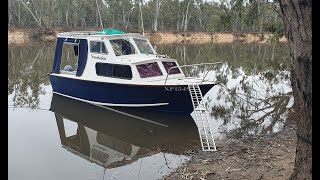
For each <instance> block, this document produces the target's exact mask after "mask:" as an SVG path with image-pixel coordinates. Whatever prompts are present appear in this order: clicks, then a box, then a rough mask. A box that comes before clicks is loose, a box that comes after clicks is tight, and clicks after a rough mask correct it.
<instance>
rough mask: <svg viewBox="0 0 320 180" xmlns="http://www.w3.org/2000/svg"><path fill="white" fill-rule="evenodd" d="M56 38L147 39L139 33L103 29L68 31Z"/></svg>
mask: <svg viewBox="0 0 320 180" xmlns="http://www.w3.org/2000/svg"><path fill="white" fill-rule="evenodd" d="M58 37H64V38H87V39H88V38H99V37H105V38H108V39H109V38H113V37H117V38H119V37H122V38H126V37H135V38H142V39H146V38H147V37H145V36H143V35H141V34H139V33H125V32H123V31H120V30H116V29H105V30H103V31H70V32H62V33H59V34H58Z"/></svg>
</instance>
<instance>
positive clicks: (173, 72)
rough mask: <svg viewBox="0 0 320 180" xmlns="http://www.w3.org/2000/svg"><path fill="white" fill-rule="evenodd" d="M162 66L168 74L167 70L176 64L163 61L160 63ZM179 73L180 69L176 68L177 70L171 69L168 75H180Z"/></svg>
mask: <svg viewBox="0 0 320 180" xmlns="http://www.w3.org/2000/svg"><path fill="white" fill-rule="evenodd" d="M162 64H163V66H164V68H165V69H166V71H167V73H169V69H170V68H171V67H175V66H177V63H176V62H165V61H162ZM180 73H181V72H180V69H179V68H178V67H177V68H171V70H170V73H169V74H180Z"/></svg>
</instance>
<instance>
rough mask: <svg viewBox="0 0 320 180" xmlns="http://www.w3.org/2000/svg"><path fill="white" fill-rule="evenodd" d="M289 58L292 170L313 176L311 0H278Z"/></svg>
mask: <svg viewBox="0 0 320 180" xmlns="http://www.w3.org/2000/svg"><path fill="white" fill-rule="evenodd" d="M279 2H280V7H281V13H282V15H283V21H284V24H285V27H286V30H287V36H288V42H289V48H290V57H291V60H292V69H291V84H292V90H293V96H294V106H293V108H294V111H295V114H296V115H297V116H296V119H295V121H296V124H297V137H298V138H297V139H298V140H297V148H296V156H295V164H294V172H293V174H292V175H291V177H290V179H312V21H311V20H312V8H311V6H312V0H280V1H279Z"/></svg>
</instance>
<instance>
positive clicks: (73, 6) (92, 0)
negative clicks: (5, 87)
mask: <svg viewBox="0 0 320 180" xmlns="http://www.w3.org/2000/svg"><path fill="white" fill-rule="evenodd" d="M22 2H25V3H26V6H27V7H28V8H29V9H30V11H31V12H30V11H28V10H27V8H26V7H25V6H24V5H23V4H22ZM97 2H98V7H99V10H100V13H101V19H102V22H103V26H104V28H105V29H106V28H114V29H122V30H127V31H130V30H131V31H136V30H139V29H140V27H141V19H140V11H139V2H140V0H108V1H104V0H98V1H97ZM142 2H143V4H142V14H143V21H144V22H143V24H144V29H145V30H146V31H151V30H152V29H153V26H154V22H155V12H156V0H149V1H145V0H142ZM274 3H277V2H274ZM32 14H34V15H35V17H36V19H38V20H39V22H40V25H41V26H42V27H44V28H52V27H68V28H101V27H100V19H99V16H98V11H97V5H96V0H29V1H26V0H22V1H16V0H9V2H8V26H9V27H10V26H13V27H33V28H36V27H38V23H37V20H36V19H35V18H34V17H33V16H32ZM157 24H158V31H177V32H179V31H184V30H186V31H207V32H219V31H241V32H252V31H253V32H259V31H268V32H273V33H276V34H278V35H279V36H280V35H283V33H284V26H283V23H282V20H281V19H280V18H278V15H277V12H276V11H275V9H274V6H272V5H271V4H270V3H265V2H263V1H257V0H250V1H248V2H247V1H244V0H231V1H229V0H220V2H216V1H212V2H207V1H203V0H160V9H159V16H158V23H157Z"/></svg>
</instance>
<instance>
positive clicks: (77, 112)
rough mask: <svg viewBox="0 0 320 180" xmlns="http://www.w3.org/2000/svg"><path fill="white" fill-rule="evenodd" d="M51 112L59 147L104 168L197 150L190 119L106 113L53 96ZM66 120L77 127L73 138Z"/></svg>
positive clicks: (121, 111) (103, 109)
mask: <svg viewBox="0 0 320 180" xmlns="http://www.w3.org/2000/svg"><path fill="white" fill-rule="evenodd" d="M50 111H52V112H54V113H55V117H56V121H57V126H58V131H59V135H60V140H61V144H62V147H63V148H65V149H67V150H68V151H70V152H72V153H74V154H76V155H78V156H79V157H81V158H84V159H86V160H88V161H90V162H94V163H96V164H98V165H100V166H102V167H104V168H114V167H120V166H124V165H126V164H130V163H132V162H134V161H136V160H138V159H139V158H143V157H147V156H151V155H153V154H155V153H159V152H165V153H173V154H178V155H179V154H183V153H184V152H186V151H188V150H190V149H194V148H199V146H200V142H199V136H198V131H197V127H196V125H195V123H194V121H193V119H192V117H191V116H190V115H188V116H181V115H176V114H163V113H162V114H155V113H154V112H152V113H151V112H149V113H148V112H143V113H142V112H139V111H134V110H132V109H127V108H117V109H114V108H112V109H109V108H107V107H103V106H102V107H98V106H96V105H92V104H88V103H85V102H81V101H77V100H73V99H70V98H66V97H63V96H60V95H57V94H53V98H52V101H51V107H50ZM68 120H69V121H73V122H75V123H76V124H77V131H76V134H75V135H71V136H67V135H66V130H67V129H66V128H65V122H66V121H68ZM75 123H74V124H75Z"/></svg>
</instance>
